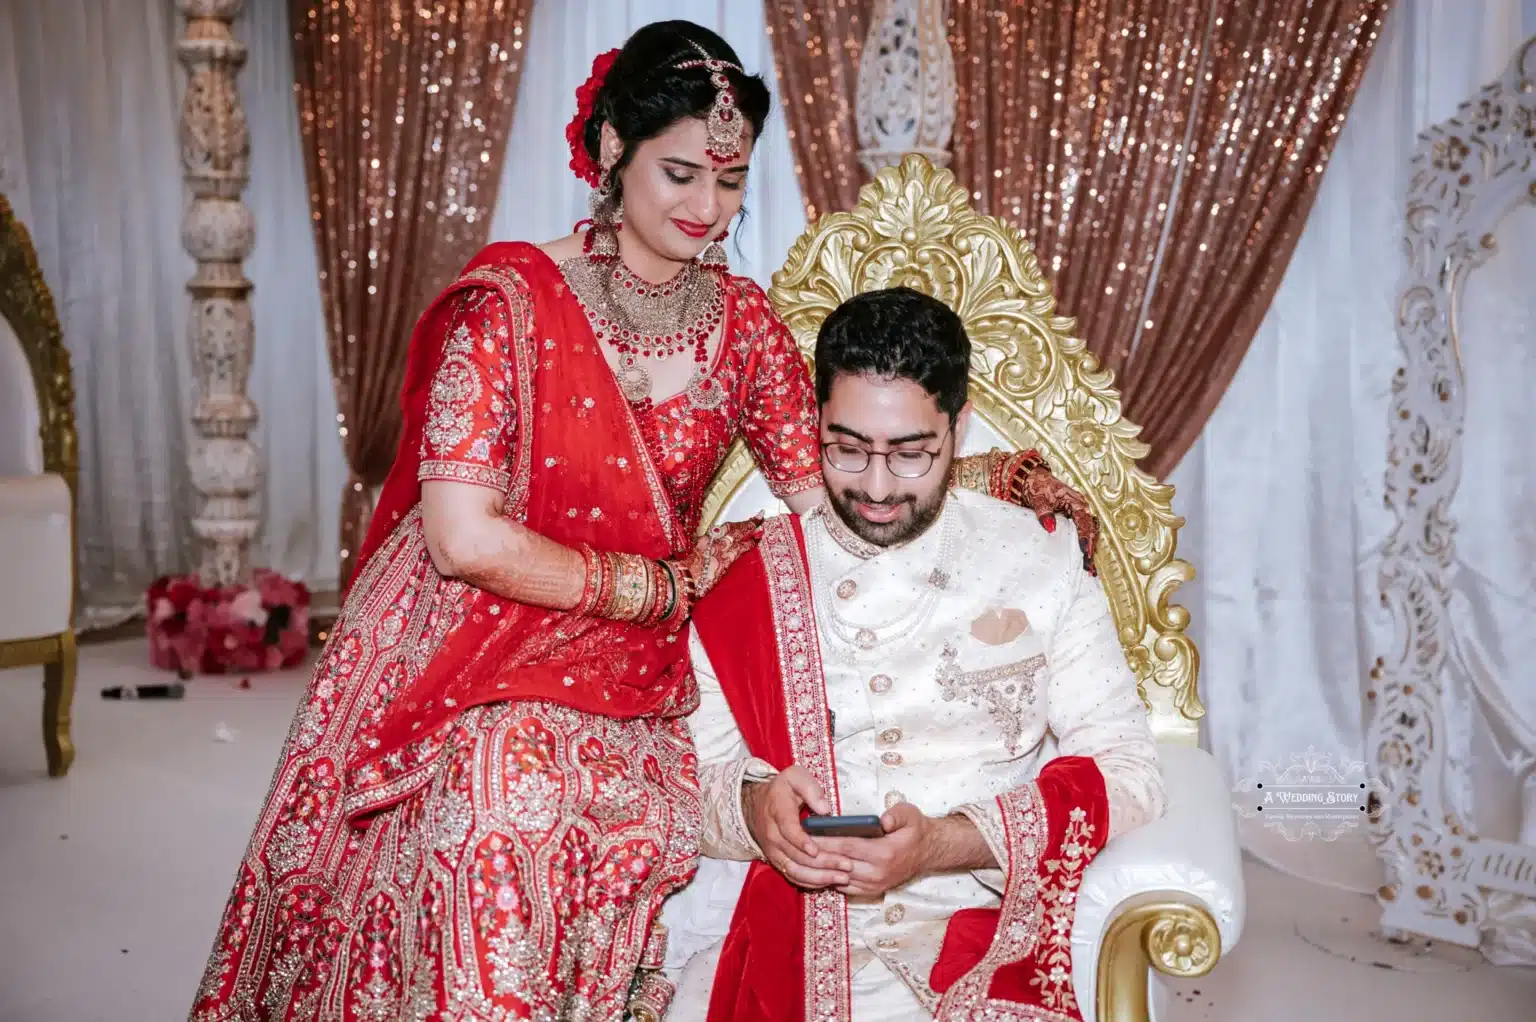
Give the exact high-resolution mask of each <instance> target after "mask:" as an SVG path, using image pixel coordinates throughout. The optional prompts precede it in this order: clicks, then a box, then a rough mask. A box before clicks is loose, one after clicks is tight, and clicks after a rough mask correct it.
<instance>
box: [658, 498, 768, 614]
mask: <svg viewBox="0 0 1536 1022" xmlns="http://www.w3.org/2000/svg"><path fill="white" fill-rule="evenodd" d="M762 535H763V516H762V515H761V514H758V515H754V516H753V517H751V518H749V519H747V520H746V521H744V522H727V523H726V524H724V525H717V526H715V527H714V528H712V529H710V530H709V531H708V532H706V533H705V534H704V535H702V536H700V537H699V540H698V542H697V543H695V544H694V545H693V551H692V552H691V553H689V554H688V555H687V556H685V557H682V558H679V559H678V560H676V561H673V562H672V563H673V565H674V566H676V567H677V568H678V569H680V570H681V571H682V573H683V574H684V575H685V576H686V577H687V579H688V590H689V592H688V596H689V600H690V602H692V601H695V600H698V599H701V598H702V597H703V596H704V594H705V593H707V592H709V591H710V590H711V589H713V588H714V587H715V583H717V582H719V581H720V579H721V578H722V577H723V576H724V575H725V573H726V571H728V570H729V569H730V567H731V565H732V564H735V563H736V559H737V558H738V557H740V556H741V555H742V554H745V553H750V552H751V551H752V550H753V549H754V548H755V547H756V546H757V541H758V540H759V539H761V538H762Z"/></svg>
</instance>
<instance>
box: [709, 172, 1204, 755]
mask: <svg viewBox="0 0 1536 1022" xmlns="http://www.w3.org/2000/svg"><path fill="white" fill-rule="evenodd" d="M897 285H906V286H909V287H912V288H915V289H917V290H920V291H924V292H926V293H928V294H931V295H934V296H935V297H937V298H940V299H942V300H943V301H944V302H946V303H947V304H948V305H949V306H950V307H952V308H953V309H955V310H956V311H957V312H959V313H960V316H961V317H962V319H963V320H964V322H965V326H966V330H967V331H968V332H969V334H970V337H971V342H972V344H973V346H974V354H973V363H972V368H971V401H972V405H973V407H974V411H973V416H972V420H971V421H972V427H971V430H970V437H969V439H968V442H967V447H966V450H965V451H964V453H973V452H974V451H977V450H987V449H989V448H991V447H1002V448H1008V449H1025V448H1031V447H1033V448H1036V449H1038V450H1039V451H1040V453H1041V454H1042V455H1044V456H1045V458H1046V459H1047V460H1048V461H1049V462H1050V464H1051V467H1052V469H1053V470H1054V471H1055V473H1056V474H1057V476H1059V477H1060V478H1062V479H1063V480H1064V481H1066V482H1068V483H1069V484H1070V485H1072V486H1073V487H1075V488H1076V489H1077V490H1078V491H1080V492H1081V493H1083V494H1085V495H1086V496H1087V497H1088V499H1089V500H1090V501H1091V502H1092V505H1093V510H1094V513H1095V514H1096V515H1097V516H1098V519H1099V522H1100V527H1101V542H1100V545H1099V550H1098V554H1097V559H1096V566H1097V569H1098V573H1099V578H1100V579H1101V580H1102V582H1103V584H1104V589H1105V592H1106V593H1107V594H1108V598H1109V601H1110V604H1111V608H1112V610H1113V613H1114V619H1115V623H1116V625H1117V626H1118V628H1119V633H1120V641H1121V642H1122V643H1123V644H1124V647H1125V656H1126V660H1127V661H1128V662H1129V663H1130V665H1131V667H1132V669H1133V670H1134V671H1135V672H1136V676H1137V679H1138V681H1139V683H1140V688H1141V692H1142V697H1143V698H1144V699H1145V700H1146V702H1147V706H1148V708H1149V711H1150V715H1151V722H1152V728H1153V731H1154V732H1155V733H1156V735H1157V738H1158V740H1159V741H1164V742H1180V743H1186V744H1191V745H1192V744H1196V743H1197V741H1198V736H1199V720H1200V718H1201V717H1202V716H1203V715H1204V712H1205V711H1204V709H1203V708H1202V707H1201V704H1200V699H1199V695H1198V692H1197V676H1198V674H1199V665H1200V659H1199V654H1198V652H1197V651H1196V649H1195V645H1194V643H1193V642H1192V641H1191V640H1190V638H1189V636H1188V635H1186V634H1185V629H1186V627H1187V626H1188V624H1189V614H1188V612H1187V611H1186V610H1185V609H1184V608H1183V607H1180V606H1177V605H1175V604H1173V603H1172V602H1170V600H1171V597H1172V595H1173V592H1174V590H1175V589H1177V588H1178V586H1179V585H1181V584H1182V583H1184V582H1187V581H1188V580H1190V579H1191V578H1193V577H1194V569H1193V568H1192V567H1191V566H1190V565H1189V564H1187V563H1186V562H1184V561H1181V560H1179V559H1177V558H1176V557H1175V556H1174V548H1175V543H1176V540H1177V538H1178V531H1179V528H1180V526H1182V525H1183V519H1181V518H1179V517H1178V516H1177V515H1175V514H1174V513H1173V510H1172V507H1171V502H1172V498H1173V488H1172V487H1170V486H1167V485H1165V484H1163V483H1159V482H1157V481H1156V480H1154V479H1152V478H1151V477H1150V476H1148V475H1147V474H1146V473H1145V472H1143V471H1141V470H1140V469H1139V468H1138V467H1137V465H1136V460H1137V459H1138V458H1140V457H1141V456H1142V455H1144V454H1145V453H1146V450H1147V448H1146V445H1145V444H1144V443H1142V442H1141V441H1140V440H1138V439H1137V434H1138V433H1139V428H1138V427H1137V426H1134V425H1132V424H1131V423H1129V422H1127V421H1126V420H1125V418H1124V417H1123V416H1122V415H1121V414H1120V395H1119V393H1118V392H1117V391H1116V390H1115V389H1114V387H1113V377H1112V374H1111V373H1110V372H1109V371H1107V370H1104V369H1101V368H1100V367H1099V363H1098V360H1097V359H1096V358H1095V357H1094V356H1093V355H1092V354H1091V353H1090V352H1089V351H1088V348H1087V346H1086V345H1085V344H1084V343H1083V341H1082V340H1080V339H1078V338H1076V337H1074V336H1072V331H1073V329H1074V322H1073V320H1071V319H1069V318H1067V317H1065V316H1061V315H1058V314H1057V312H1056V300H1055V298H1054V296H1053V295H1052V293H1051V288H1050V285H1049V283H1047V281H1046V279H1045V276H1044V274H1043V273H1041V271H1040V265H1039V262H1038V260H1037V259H1036V258H1035V253H1034V250H1033V249H1032V248H1031V247H1030V244H1029V242H1028V240H1027V239H1026V238H1025V237H1024V235H1023V234H1022V233H1021V232H1020V231H1019V230H1018V229H1017V228H1015V227H1013V226H1011V225H1010V224H1008V223H1006V222H1005V221H1003V220H1000V219H998V218H996V217H989V216H982V215H981V214H979V213H977V212H976V211H975V210H973V209H972V208H971V206H970V203H969V201H968V199H967V195H966V192H965V190H964V189H963V188H962V187H960V185H959V184H958V183H957V182H956V180H955V176H954V175H953V174H952V173H951V172H949V171H948V170H943V169H940V168H937V167H935V166H934V165H933V164H931V163H930V162H929V161H928V160H927V159H925V158H924V157H922V156H908V157H907V158H906V159H905V160H904V161H903V162H902V163H901V164H900V165H899V166H894V167H888V168H886V169H885V170H882V171H881V172H880V173H879V175H878V176H877V177H876V178H875V180H874V181H872V182H870V183H869V184H868V185H866V186H865V187H864V189H863V190H862V191H861V192H860V193H859V202H858V205H856V206H855V207H854V208H853V209H851V210H849V211H847V212H845V213H834V214H830V215H828V216H825V217H822V218H821V219H820V220H819V221H817V222H816V223H815V224H814V225H812V226H811V227H810V228H809V229H808V230H807V231H806V233H805V234H803V235H802V236H801V237H800V240H799V241H797V242H795V245H794V247H793V248H791V249H790V252H789V257H788V259H787V260H786V262H785V264H784V266H783V268H782V269H780V270H779V272H778V273H776V274H775V275H774V278H773V287H772V288H771V289H770V291H769V298H770V300H771V301H772V302H773V305H774V307H775V308H776V309H777V310H778V312H779V314H780V315H781V316H782V317H783V318H784V320H785V322H786V323H788V324H789V328H790V330H791V331H792V332H793V333H794V336H795V339H796V341H798V342H799V345H800V348H801V350H802V351H804V352H806V353H807V354H808V355H809V353H810V352H811V351H812V350H813V349H814V347H815V344H816V334H817V330H818V329H819V328H820V326H821V322H822V319H823V318H824V317H825V316H826V315H827V314H828V313H829V312H831V311H832V310H833V309H834V308H836V307H837V306H838V304H839V303H841V302H842V301H844V300H845V299H847V298H850V297H852V296H853V295H856V294H860V293H862V292H865V291H870V290H875V289H878V288H883V287H893V286H897ZM776 505H777V502H776V501H773V499H772V498H771V496H770V495H769V494H768V491H767V487H766V485H765V484H764V483H763V482H762V480H761V478H760V477H759V476H758V473H757V472H756V469H755V468H754V467H753V464H752V461H751V458H750V457H749V456H748V455H747V453H746V451H745V449H743V448H741V447H740V446H739V445H738V447H737V448H736V449H735V450H733V451H732V452H731V454H730V455H729V456H728V457H727V459H726V461H725V463H724V465H722V466H721V469H720V472H719V473H718V474H717V476H716V478H715V480H714V482H713V483H712V485H711V487H710V490H709V492H708V494H707V496H706V499H705V505H704V515H703V518H704V527H708V526H710V525H712V524H714V523H715V522H717V521H730V520H733V519H739V518H743V517H746V516H747V515H750V514H751V513H753V512H754V511H757V510H763V509H771V508H773V507H775V506H776Z"/></svg>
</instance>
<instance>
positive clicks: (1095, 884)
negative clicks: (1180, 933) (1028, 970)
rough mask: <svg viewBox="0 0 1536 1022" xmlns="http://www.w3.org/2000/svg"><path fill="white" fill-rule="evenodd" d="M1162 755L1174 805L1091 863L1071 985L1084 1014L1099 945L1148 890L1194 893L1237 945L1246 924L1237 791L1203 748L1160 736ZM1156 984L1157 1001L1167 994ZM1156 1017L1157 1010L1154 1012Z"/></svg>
mask: <svg viewBox="0 0 1536 1022" xmlns="http://www.w3.org/2000/svg"><path fill="white" fill-rule="evenodd" d="M1157 755H1158V759H1159V762H1160V765H1161V767H1162V771H1163V782H1164V784H1165V786H1166V787H1167V789H1168V808H1167V810H1166V812H1164V814H1163V816H1162V817H1161V818H1160V819H1158V820H1156V821H1155V822H1153V823H1149V824H1147V825H1146V826H1145V827H1139V828H1137V829H1136V830H1133V831H1131V832H1130V833H1128V834H1125V835H1122V836H1121V837H1117V838H1115V840H1113V841H1111V842H1110V843H1109V844H1108V845H1107V846H1105V848H1104V850H1103V851H1102V852H1100V853H1099V855H1098V856H1097V857H1096V858H1095V859H1094V860H1093V862H1092V863H1090V864H1089V866H1088V869H1087V870H1086V871H1085V872H1084V874H1083V884H1082V887H1081V888H1080V889H1079V891H1078V896H1077V918H1076V919H1075V920H1074V921H1073V924H1072V986H1073V989H1074V990H1075V991H1076V993H1077V1004H1078V1007H1079V1008H1081V1009H1082V1012H1083V1017H1084V1018H1094V1017H1095V1016H1094V1012H1095V1010H1096V1008H1095V1003H1094V1001H1095V995H1096V989H1095V988H1096V986H1097V980H1098V966H1099V945H1100V943H1101V942H1102V941H1103V939H1104V931H1105V930H1106V928H1107V927H1108V926H1109V922H1110V918H1111V917H1112V916H1113V915H1114V912H1115V908H1116V907H1117V906H1118V905H1119V904H1120V903H1121V902H1123V901H1125V899H1127V898H1130V897H1134V896H1135V895H1138V894H1145V893H1147V892H1149V891H1179V892H1183V893H1186V894H1189V895H1192V896H1193V897H1194V898H1195V899H1196V900H1197V901H1198V903H1200V904H1202V905H1204V907H1205V908H1206V909H1207V910H1208V911H1209V912H1210V913H1211V915H1212V916H1213V917H1214V918H1215V920H1216V926H1217V928H1218V929H1219V930H1220V931H1221V950H1222V952H1223V953H1225V952H1227V951H1230V950H1231V949H1232V948H1233V947H1234V946H1235V945H1236V944H1237V939H1238V937H1239V936H1241V935H1242V931H1243V911H1244V901H1243V857H1242V850H1241V848H1240V847H1239V845H1238V841H1237V817H1236V813H1235V812H1234V811H1233V809H1232V792H1231V789H1230V788H1228V786H1227V783H1226V781H1225V780H1224V779H1223V778H1222V775H1221V768H1220V767H1218V766H1217V765H1216V760H1215V759H1213V758H1212V757H1211V754H1210V753H1208V752H1205V751H1204V750H1203V749H1197V748H1195V747H1193V746H1189V745H1168V744H1161V745H1159V746H1158V747H1157ZM1156 987H1157V985H1156V984H1154V985H1153V1002H1154V1003H1156V1002H1157V1001H1158V1000H1159V999H1160V998H1159V997H1158V996H1157V995H1158V990H1157V989H1156ZM1153 1017H1154V1018H1156V1017H1157V1013H1156V1012H1154V1013H1153Z"/></svg>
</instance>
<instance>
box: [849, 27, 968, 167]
mask: <svg viewBox="0 0 1536 1022" xmlns="http://www.w3.org/2000/svg"><path fill="white" fill-rule="evenodd" d="M946 7H947V4H946V3H945V0H880V3H879V4H878V6H877V7H876V9H875V14H874V17H873V18H872V19H871V20H870V26H869V37H868V38H867V39H866V40H865V41H864V53H863V56H862V57H861V58H860V60H859V94H858V108H857V110H856V111H855V113H856V120H857V123H858V131H859V162H860V163H862V164H863V165H864V168H865V169H866V170H867V171H869V173H870V174H871V175H873V174H875V173H877V172H878V171H879V170H880V169H881V168H882V167H889V166H892V165H894V164H897V163H900V162H901V158H902V157H903V156H906V155H907V154H908V153H918V154H921V155H923V156H926V157H928V160H929V162H931V163H933V164H934V165H935V166H939V167H947V166H948V165H949V140H950V135H951V134H952V133H953V132H954V128H955V96H956V92H955V58H954V54H953V53H952V52H951V51H950V48H949V34H948V29H947V27H946V23H945V22H946V17H945V15H946Z"/></svg>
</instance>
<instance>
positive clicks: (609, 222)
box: [582, 171, 624, 262]
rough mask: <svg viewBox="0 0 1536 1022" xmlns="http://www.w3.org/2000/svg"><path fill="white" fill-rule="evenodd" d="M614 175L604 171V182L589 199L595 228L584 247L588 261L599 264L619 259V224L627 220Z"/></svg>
mask: <svg viewBox="0 0 1536 1022" xmlns="http://www.w3.org/2000/svg"><path fill="white" fill-rule="evenodd" d="M615 191H616V189H615V187H614V180H613V174H612V172H611V171H604V172H603V177H602V180H601V181H599V182H598V185H597V187H596V188H594V189H592V191H591V193H590V194H589V195H588V196H587V208H588V209H589V210H590V211H591V213H592V226H591V227H590V228H588V230H587V238H586V242H585V244H584V245H583V246H582V247H583V249H584V250H585V251H586V254H587V258H589V259H592V260H594V261H596V262H612V261H613V260H614V259H617V258H618V257H619V224H620V223H621V222H622V221H623V219H624V200H623V198H622V197H620V196H615V195H614V192H615Z"/></svg>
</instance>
